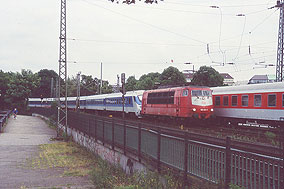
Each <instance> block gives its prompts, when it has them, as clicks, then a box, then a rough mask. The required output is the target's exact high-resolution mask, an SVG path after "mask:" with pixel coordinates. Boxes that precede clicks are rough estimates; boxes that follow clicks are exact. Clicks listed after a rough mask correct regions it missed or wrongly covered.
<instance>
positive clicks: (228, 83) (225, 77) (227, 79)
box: [220, 73, 235, 86]
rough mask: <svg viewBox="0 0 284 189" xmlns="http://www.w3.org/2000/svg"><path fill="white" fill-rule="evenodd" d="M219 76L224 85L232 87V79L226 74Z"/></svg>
mask: <svg viewBox="0 0 284 189" xmlns="http://www.w3.org/2000/svg"><path fill="white" fill-rule="evenodd" d="M220 75H221V76H222V77H223V78H224V81H223V83H224V85H229V86H232V85H234V83H235V82H234V78H233V77H232V76H231V75H230V74H228V73H220Z"/></svg>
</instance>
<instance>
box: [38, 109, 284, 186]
mask: <svg viewBox="0 0 284 189" xmlns="http://www.w3.org/2000/svg"><path fill="white" fill-rule="evenodd" d="M38 113H39V112H38ZM41 114H43V115H45V114H44V112H42V111H41ZM55 115H56V114H55ZM49 116H50V114H49ZM68 124H69V125H68V126H69V127H71V128H75V129H77V130H79V131H81V132H83V133H86V134H88V135H89V136H92V137H94V138H95V139H96V140H100V141H101V142H102V143H103V144H108V145H110V146H111V147H112V148H113V149H114V148H115V147H116V148H120V149H122V150H123V152H124V153H125V154H127V153H131V154H134V155H136V156H137V157H138V160H139V161H143V160H149V159H150V160H151V162H152V164H154V166H156V167H157V169H158V170H159V171H160V170H161V167H162V166H166V167H170V168H173V169H175V170H178V171H180V172H182V173H183V174H184V183H185V184H186V183H187V181H188V180H187V178H188V177H187V176H188V175H194V176H197V177H199V178H203V179H206V180H208V181H211V182H214V183H224V184H225V185H226V186H228V184H229V183H231V184H235V185H238V186H241V187H245V188H255V189H256V188H268V189H270V188H271V189H280V188H283V186H284V183H283V177H284V172H283V154H284V153H283V152H284V151H283V149H279V148H276V147H267V146H261V145H255V144H248V143H242V142H236V141H231V140H230V138H229V137H227V138H226V139H219V138H214V137H208V136H202V135H197V134H191V133H188V132H183V131H179V130H174V129H164V128H162V127H158V126H155V125H148V124H145V123H141V122H139V121H135V122H132V121H122V120H120V119H115V118H105V117H100V116H95V115H90V114H84V113H77V112H71V111H70V112H68Z"/></svg>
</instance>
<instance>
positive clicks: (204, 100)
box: [29, 86, 213, 119]
mask: <svg viewBox="0 0 284 189" xmlns="http://www.w3.org/2000/svg"><path fill="white" fill-rule="evenodd" d="M142 95H143V97H142ZM61 100H62V101H63V100H64V99H63V98H62V99H61ZM53 101H54V102H55V101H56V99H53V98H44V99H41V98H30V99H29V107H51V105H52V102H53ZM67 104H68V108H72V109H75V108H76V97H68V98H67ZM122 105H123V103H122V94H121V93H113V94H104V95H92V96H82V97H80V109H84V110H95V111H107V112H122ZM125 112H126V113H130V114H135V116H137V117H141V116H167V117H174V118H182V119H185V118H196V119H208V118H210V117H211V115H212V113H213V100H212V91H211V90H210V88H208V87H196V86H194V87H193V86H186V87H176V88H167V89H156V90H149V91H143V90H140V91H131V92H127V93H126V95H125Z"/></svg>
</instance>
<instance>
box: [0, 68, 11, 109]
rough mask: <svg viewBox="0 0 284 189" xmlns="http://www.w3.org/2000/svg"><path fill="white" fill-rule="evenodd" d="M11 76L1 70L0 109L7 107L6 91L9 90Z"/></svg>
mask: <svg viewBox="0 0 284 189" xmlns="http://www.w3.org/2000/svg"><path fill="white" fill-rule="evenodd" d="M8 83H9V78H8V74H7V73H5V72H3V71H2V70H0V110H1V109H2V108H6V107H7V103H5V101H4V99H5V98H4V97H5V96H6V91H7V90H8V88H9V87H8Z"/></svg>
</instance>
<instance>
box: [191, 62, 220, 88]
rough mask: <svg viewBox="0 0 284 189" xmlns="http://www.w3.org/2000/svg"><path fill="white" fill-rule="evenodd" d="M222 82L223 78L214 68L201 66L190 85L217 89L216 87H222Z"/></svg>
mask: <svg viewBox="0 0 284 189" xmlns="http://www.w3.org/2000/svg"><path fill="white" fill-rule="evenodd" d="M223 81H224V78H223V77H222V76H221V75H220V74H219V72H217V71H216V70H215V69H214V68H212V67H207V66H202V67H200V69H199V70H198V71H197V72H196V73H195V74H194V75H193V79H192V81H191V84H193V85H200V86H208V87H217V86H222V85H223Z"/></svg>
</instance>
